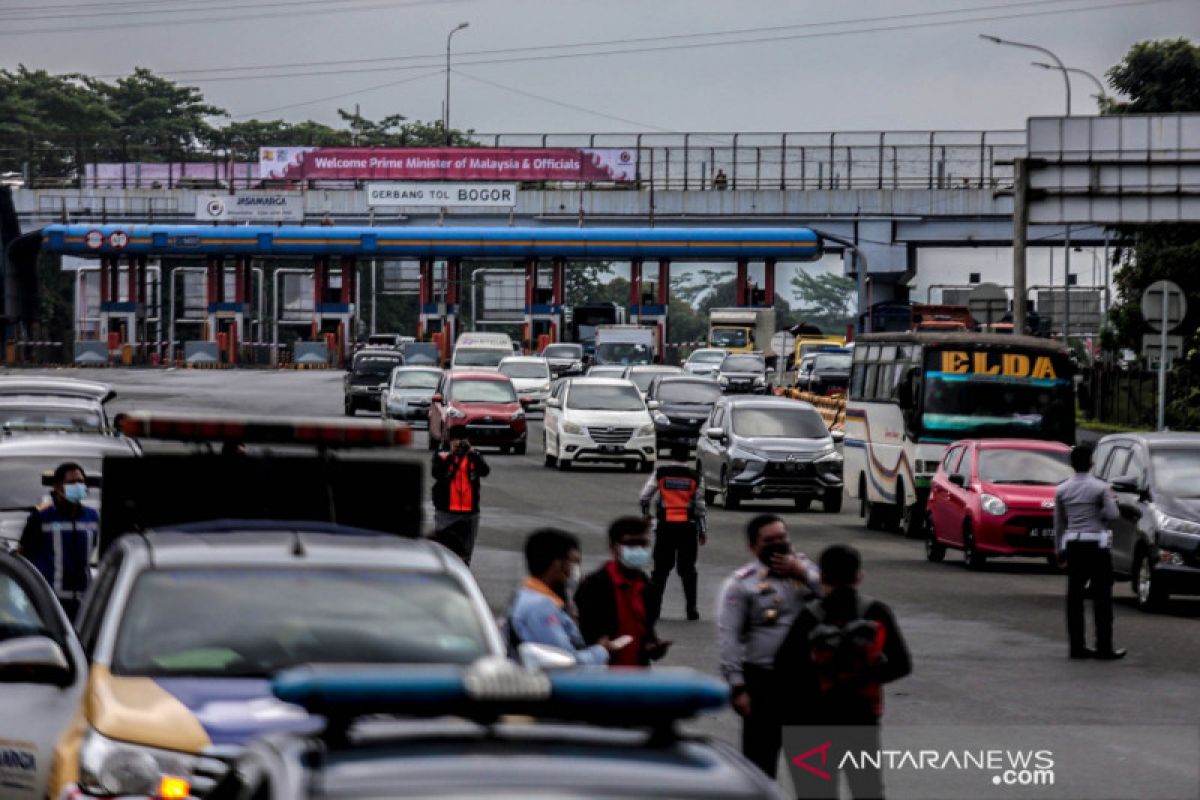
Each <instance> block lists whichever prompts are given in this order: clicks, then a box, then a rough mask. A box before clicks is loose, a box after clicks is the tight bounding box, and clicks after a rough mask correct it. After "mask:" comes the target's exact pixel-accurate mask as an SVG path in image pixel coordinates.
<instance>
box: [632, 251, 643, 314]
mask: <svg viewBox="0 0 1200 800" xmlns="http://www.w3.org/2000/svg"><path fill="white" fill-rule="evenodd" d="M641 308H642V260H641V259H640V258H635V259H634V260H633V261H630V262H629V310H630V313H631V315H632V316H633V318H632V319H630V320H629V321H630V322H633V323H637V322H638V321H639V320H640V318H641V316H642V315H641V313H640V311H641Z"/></svg>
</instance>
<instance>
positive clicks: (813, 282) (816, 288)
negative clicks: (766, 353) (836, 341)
mask: <svg viewBox="0 0 1200 800" xmlns="http://www.w3.org/2000/svg"><path fill="white" fill-rule="evenodd" d="M792 287H793V288H794V289H795V291H796V294H797V295H798V296H799V297H800V307H799V308H798V309H797V316H798V317H799V320H798V321H800V322H806V323H808V324H810V325H816V326H817V327H818V328H820V329H821V330H822V331H825V332H826V333H837V332H838V331H844V330H845V329H846V326H847V325H848V324H850V323H851V322H853V321H854V311H855V303H856V299H857V295H858V288H857V287H856V286H855V284H854V279H853V278H851V277H850V276H849V275H839V274H837V273H835V272H826V273H822V274H820V275H814V274H813V273H811V272H808V271H807V270H796V274H795V275H794V276H792Z"/></svg>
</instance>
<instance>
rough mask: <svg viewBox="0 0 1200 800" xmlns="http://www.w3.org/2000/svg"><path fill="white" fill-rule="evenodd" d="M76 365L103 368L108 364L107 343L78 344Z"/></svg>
mask: <svg viewBox="0 0 1200 800" xmlns="http://www.w3.org/2000/svg"><path fill="white" fill-rule="evenodd" d="M75 363H76V364H78V365H79V366H101V365H106V364H108V343H107V342H92V341H88V342H76V343H75Z"/></svg>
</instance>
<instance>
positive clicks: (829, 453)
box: [813, 447, 842, 464]
mask: <svg viewBox="0 0 1200 800" xmlns="http://www.w3.org/2000/svg"><path fill="white" fill-rule="evenodd" d="M841 460H842V454H841V453H839V452H838V451H837V450H834V449H833V448H832V447H831V448H829V449H828V450H824V451H822V452H820V453H818V454H817V457H816V458H814V459H813V461H814V462H815V463H817V464H829V463H833V462H841Z"/></svg>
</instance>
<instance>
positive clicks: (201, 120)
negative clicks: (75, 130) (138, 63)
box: [92, 67, 227, 161]
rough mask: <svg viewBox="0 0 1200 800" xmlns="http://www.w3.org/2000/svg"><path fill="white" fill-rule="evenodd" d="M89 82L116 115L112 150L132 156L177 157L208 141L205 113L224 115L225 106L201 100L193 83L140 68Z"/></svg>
mask: <svg viewBox="0 0 1200 800" xmlns="http://www.w3.org/2000/svg"><path fill="white" fill-rule="evenodd" d="M92 85H93V86H94V87H95V89H96V91H97V92H98V93H99V94H100V96H101V97H102V98H103V99H104V101H105V102H106V103H107V104H108V106H109V108H112V109H113V110H114V111H115V112H116V114H117V116H118V120H117V123H116V133H117V135H118V137H119V139H120V141H119V143H117V144H116V146H115V149H114V152H113V155H114V156H121V157H126V158H128V159H129V160H131V161H166V160H179V159H180V158H181V156H182V155H183V154H185V153H186V152H187V151H189V150H193V149H195V148H197V147H199V146H201V145H205V144H210V143H211V142H212V141H213V139H214V134H215V130H214V128H213V127H212V126H211V125H210V124H209V122H208V118H209V117H218V116H227V115H226V112H225V110H224V109H221V108H218V107H217V106H213V105H209V104H208V103H206V102H204V96H203V95H202V94H201V93H200V90H199V89H197V88H195V87H194V86H180V85H178V84H176V83H174V82H173V81H170V80H167V79H166V78H162V77H159V76H158V75H155V74H154V73H153V72H151V71H150V70H148V69H146V68H145V67H138V68H137V69H135V70H134V71H133V74H132V75H128V76H126V77H124V78H120V79H118V80H117V82H116V83H114V84H106V83H101V82H99V81H92Z"/></svg>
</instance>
